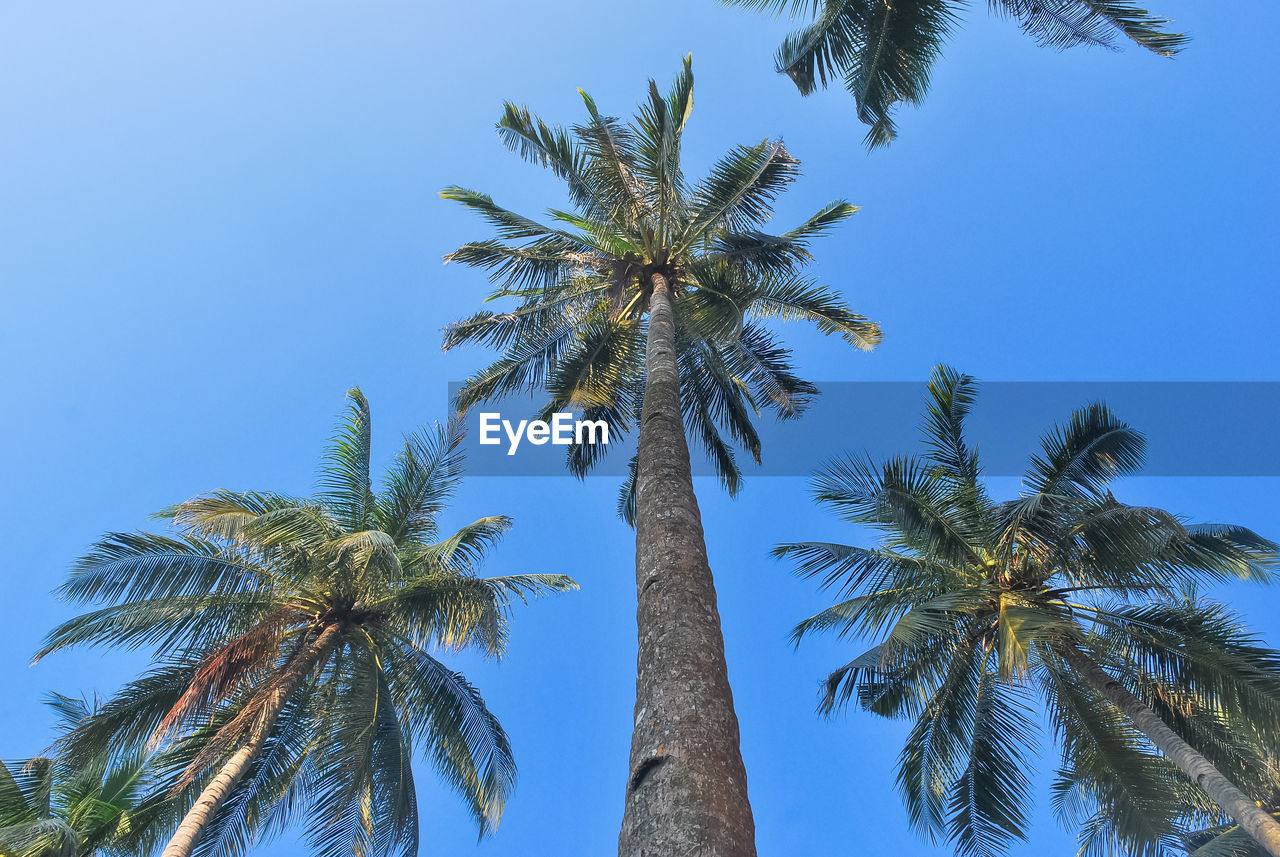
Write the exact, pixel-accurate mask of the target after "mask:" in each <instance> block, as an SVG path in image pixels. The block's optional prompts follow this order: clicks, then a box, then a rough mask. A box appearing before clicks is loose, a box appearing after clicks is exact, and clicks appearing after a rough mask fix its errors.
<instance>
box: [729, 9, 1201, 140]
mask: <svg viewBox="0 0 1280 857" xmlns="http://www.w3.org/2000/svg"><path fill="white" fill-rule="evenodd" d="M723 2H725V3H728V4H733V5H737V6H748V7H752V8H757V9H766V10H771V11H774V12H777V13H787V12H789V13H791V14H792V15H800V14H811V15H812V16H813V22H812V23H811V24H809V25H808V26H807V27H805V28H803V29H801V30H799V31H797V32H795V33H793V34H791V35H790V36H788V37H787V38H786V40H785V41H783V43H782V46H781V47H780V48H778V53H777V56H776V58H775V61H776V64H777V69H778V72H779V73H780V74H785V75H787V76H788V77H790V78H791V80H792V81H793V82H794V83H795V85H796V88H797V89H799V90H800V94H801V95H809V94H810V93H812V92H814V90H816V89H817V88H819V87H822V88H825V87H826V86H827V84H828V82H830V81H834V80H836V79H837V78H838V77H843V79H844V85H845V88H846V89H848V90H849V92H850V93H851V94H852V95H853V97H854V101H855V102H856V103H857V108H858V119H859V120H860V121H862V122H863V123H864V124H866V125H869V126H870V130H869V131H867V136H866V144H867V146H868V148H875V147H877V146H884V145H887V144H888V143H890V142H892V141H893V140H894V138H895V137H896V136H897V131H896V129H895V128H894V124H893V110H894V107H895V106H896V105H897V104H899V103H903V102H905V103H907V104H914V105H919V104H921V103H923V102H924V98H925V94H926V93H927V92H928V89H929V75H930V73H931V72H932V70H933V64H934V62H935V61H936V60H937V59H938V56H939V55H940V54H941V53H942V46H943V44H944V43H945V42H946V40H947V37H948V36H949V35H950V34H951V30H952V28H953V27H955V25H956V23H957V22H958V20H959V17H960V13H961V12H962V11H963V10H964V9H965V8H966V6H967V5H968V4H966V3H964V2H963V0H894V2H890V0H723ZM988 7H989V8H990V9H991V11H993V12H995V13H996V14H998V15H1001V16H1004V17H1008V18H1012V19H1014V20H1015V21H1017V22H1018V24H1019V25H1020V26H1021V28H1022V30H1023V32H1025V33H1026V34H1027V35H1029V36H1031V37H1032V38H1033V39H1035V40H1036V42H1037V43H1039V44H1041V45H1044V46H1047V47H1053V48H1058V49H1065V48H1071V47H1078V46H1092V47H1101V48H1107V49H1113V50H1114V49H1115V48H1116V47H1117V39H1118V38H1122V37H1123V38H1127V39H1130V40H1131V41H1133V42H1135V43H1137V44H1138V45H1141V46H1142V47H1144V48H1146V49H1147V50H1149V51H1152V52H1153V53H1156V54H1159V55H1160V56H1165V57H1171V56H1173V55H1174V54H1175V53H1177V52H1178V51H1179V50H1180V49H1181V48H1182V46H1183V45H1184V44H1185V43H1186V41H1187V39H1186V36H1184V35H1182V34H1180V33H1170V32H1168V31H1167V29H1166V26H1167V25H1168V24H1169V23H1171V22H1170V21H1169V20H1167V19H1165V18H1160V17H1157V16H1155V15H1152V14H1151V13H1150V12H1148V11H1147V10H1146V9H1143V8H1140V7H1139V6H1137V5H1136V4H1134V3H1131V2H1127V0H990V2H989V3H988Z"/></svg>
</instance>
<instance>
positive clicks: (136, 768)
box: [0, 694, 155, 857]
mask: <svg viewBox="0 0 1280 857" xmlns="http://www.w3.org/2000/svg"><path fill="white" fill-rule="evenodd" d="M49 705H50V707H51V708H53V710H54V711H55V712H56V714H57V724H58V728H59V731H60V732H61V733H62V734H63V735H65V734H67V733H69V732H70V731H71V730H73V729H74V728H75V727H76V726H78V725H79V724H80V723H82V722H83V721H84V720H85V719H86V718H88V717H90V716H91V715H92V713H93V709H92V708H91V707H90V706H89V704H88V703H87V702H85V701H84V700H82V699H72V698H71V697H66V696H61V695H58V694H53V695H52V696H51V697H50V700H49ZM148 785H149V776H148V773H147V756H146V753H145V752H144V751H142V750H141V749H137V748H133V749H128V750H125V751H123V752H118V753H115V754H107V753H99V754H96V755H95V756H93V757H92V758H89V759H85V760H81V761H80V762H79V763H77V764H70V763H68V761H67V760H65V759H58V758H50V757H46V756H38V757H36V758H34V759H27V760H24V761H18V762H0V854H5V855H9V857H93V855H95V854H111V855H116V854H131V853H134V849H133V848H132V847H131V846H130V845H129V842H130V840H132V839H133V838H134V837H136V836H137V834H138V833H139V832H140V831H141V830H142V829H143V828H145V827H146V826H147V825H148V824H150V823H151V820H152V819H153V818H154V815H155V813H154V811H153V810H148V809H147V808H146V807H145V806H144V801H143V799H142V798H143V795H144V793H145V791H146V789H147V787H148Z"/></svg>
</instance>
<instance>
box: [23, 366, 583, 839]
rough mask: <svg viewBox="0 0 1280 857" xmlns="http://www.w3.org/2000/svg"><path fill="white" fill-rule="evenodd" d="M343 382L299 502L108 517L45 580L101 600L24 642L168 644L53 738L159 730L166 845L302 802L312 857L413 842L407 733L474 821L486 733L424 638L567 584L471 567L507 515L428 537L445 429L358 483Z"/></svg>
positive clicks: (443, 494)
mask: <svg viewBox="0 0 1280 857" xmlns="http://www.w3.org/2000/svg"><path fill="white" fill-rule="evenodd" d="M348 397H349V399H350V406H349V408H348V411H347V413H346V416H345V418H344V420H343V422H342V424H341V426H340V428H339V431H338V433H337V435H336V436H335V437H334V439H333V441H332V444H331V446H330V448H329V451H328V454H327V457H326V458H327V463H326V465H325V468H324V471H323V475H322V478H321V479H320V485H319V488H320V490H319V492H318V494H317V495H316V496H315V497H314V498H312V499H297V498H293V497H288V496H285V495H282V494H274V493H257V492H246V493H233V492H229V491H217V492H214V493H212V494H207V495H204V496H200V497H196V498H194V499H192V500H188V501H186V502H184V503H180V504H178V505H177V506H174V507H173V508H171V509H169V510H168V511H167V512H165V513H163V514H164V516H165V517H168V518H169V519H170V520H172V522H173V523H174V525H175V526H176V527H177V530H178V533H177V534H176V535H152V534H146V533H140V534H128V533H115V534H112V535H109V536H107V537H106V538H105V539H103V540H102V541H101V542H99V543H98V544H97V545H96V546H95V547H94V549H93V550H92V551H91V552H90V553H89V554H88V555H86V556H85V557H84V558H83V559H81V560H80V561H79V563H78V564H77V566H76V567H75V569H74V571H73V572H72V574H71V576H70V578H69V580H68V581H67V582H66V583H65V584H64V585H63V587H62V590H61V591H62V593H63V595H64V596H65V597H67V598H69V599H72V600H74V601H79V602H86V601H98V602H105V603H106V605H107V606H104V607H102V608H101V609H98V610H95V611H93V612H90V613H86V614H84V615H82V616H79V617H77V618H75V619H72V620H71V621H69V622H67V623H65V624H63V625H62V626H60V627H59V628H57V629H55V630H54V631H53V632H52V633H51V634H50V636H49V638H48V640H47V642H46V645H45V646H44V648H43V649H42V650H41V651H40V653H39V654H38V655H37V658H40V657H43V656H45V655H47V654H49V653H50V652H54V651H57V650H60V649H64V648H67V647H69V646H74V645H78V644H84V643H89V644H98V645H113V646H124V647H128V648H132V647H138V646H146V645H153V646H156V647H157V648H158V650H159V651H160V652H163V653H165V656H164V658H163V661H162V663H161V664H160V665H159V666H158V667H157V668H155V669H154V670H153V671H152V672H150V673H149V674H147V675H145V676H143V677H142V678H141V679H139V680H137V681H135V682H133V683H131V684H129V685H127V686H126V687H125V688H124V690H123V691H122V692H121V693H120V694H119V695H118V696H117V697H116V698H115V699H114V700H112V701H111V702H109V703H107V704H106V705H105V706H104V707H103V709H102V710H101V711H100V712H99V713H98V714H97V715H96V716H95V717H93V718H90V719H89V720H88V721H86V722H85V723H84V724H82V725H81V726H79V727H77V729H76V730H75V732H74V733H73V735H72V736H70V737H69V739H68V741H67V742H66V743H67V745H68V747H70V748H72V752H73V753H74V752H75V748H81V747H87V748H89V751H90V752H96V751H97V748H100V747H102V746H104V745H110V744H112V743H114V742H123V743H124V744H125V745H130V744H135V743H137V742H140V741H142V742H145V741H148V740H149V741H151V742H153V743H155V742H161V741H163V740H164V739H166V738H169V739H171V740H169V741H168V742H167V743H166V744H165V752H164V755H163V756H162V757H161V758H160V759H158V760H157V762H156V765H157V767H158V768H160V769H161V770H162V771H163V774H164V777H165V778H166V779H168V778H173V779H174V780H176V782H177V787H176V788H177V789H178V792H177V793H176V794H174V795H173V796H172V799H171V800H170V801H169V802H168V803H169V805H170V806H171V807H173V808H174V810H175V817H174V823H175V824H176V832H174V833H173V835H172V838H171V839H170V840H169V841H168V844H167V845H166V846H165V848H164V852H163V854H164V857H185V855H189V854H192V853H193V852H194V851H197V850H198V851H199V853H201V854H204V855H210V857H212V855H215V854H216V855H220V857H221V855H238V854H242V853H243V852H244V851H245V850H246V848H247V847H248V846H249V845H250V844H251V843H252V842H253V841H254V839H255V837H256V836H258V834H260V833H264V832H265V833H270V832H272V831H274V830H277V829H279V827H280V826H281V825H283V824H285V823H287V822H288V821H289V820H290V819H291V818H293V817H294V816H296V815H297V814H298V813H299V812H303V811H305V812H306V813H307V816H308V827H309V829H310V838H311V842H312V844H313V846H314V848H315V850H316V852H317V853H318V854H321V855H326V857H328V856H329V855H334V857H336V855H338V854H344V855H349V854H352V853H360V854H366V855H372V854H388V853H392V852H397V853H400V854H404V855H412V854H414V853H416V851H417V844H418V839H417V837H418V825H417V803H416V797H415V793H414V788H413V776H412V766H411V762H412V752H413V746H414V745H415V744H417V745H418V747H419V748H420V749H421V750H422V751H424V752H425V754H426V755H427V756H428V758H430V760H431V761H432V762H433V763H434V765H435V767H436V769H437V770H438V772H439V773H440V774H441V776H442V777H443V778H444V780H445V781H446V782H447V783H448V784H449V785H450V786H452V787H453V788H454V789H455V790H456V791H458V792H459V793H460V794H461V795H462V796H463V797H464V798H465V800H466V801H467V804H468V806H469V808H470V810H471V812H472V813H473V815H474V817H475V818H476V821H477V823H478V824H479V825H480V829H481V835H484V833H486V832H488V831H490V830H492V829H493V828H494V827H495V826H496V825H497V823H498V819H499V817H500V815H501V813H502V808H503V804H504V801H505V800H506V798H507V796H508V794H509V793H510V791H511V788H512V785H513V783H514V779H515V765H514V763H513V761H512V756H511V750H510V747H509V745H508V741H507V737H506V735H505V733H504V732H503V730H502V728H501V726H500V725H499V724H498V721H497V719H496V718H495V717H494V715H493V714H492V713H490V711H489V710H488V709H487V708H486V707H485V704H484V700H483V699H482V698H481V697H480V694H479V693H478V692H477V691H476V689H475V688H474V687H473V686H472V685H470V684H469V683H468V682H467V681H466V679H465V678H464V677H463V676H462V675H460V674H458V673H456V672H454V671H453V670H451V669H449V668H448V667H447V666H445V664H443V663H441V662H440V661H439V660H437V659H436V657H435V656H433V654H432V649H433V648H439V649H444V650H447V651H452V650H458V649H462V648H473V649H476V650H478V651H480V652H481V653H483V654H485V655H489V656H498V655H500V654H501V653H502V651H503V649H504V645H505V643H506V639H507V622H506V614H507V610H508V608H509V607H510V606H511V602H512V599H521V600H523V599H524V598H526V597H528V596H530V595H533V594H537V593H540V592H545V591H553V592H561V591H565V590H568V589H571V588H574V584H573V582H572V581H571V580H570V579H569V578H567V577H564V576H561V575H516V576H510V577H490V578H482V577H476V576H474V574H473V573H474V571H475V570H476V569H477V567H478V565H479V563H480V562H481V560H482V559H483V557H484V554H485V552H486V550H487V549H488V548H490V547H491V546H492V545H493V544H494V543H495V542H497V540H498V539H499V538H500V537H501V535H502V534H503V532H504V531H506V530H507V528H508V526H509V525H510V519H508V518H506V517H488V518H482V519H480V520H478V521H476V522H475V523H472V524H468V525H467V526H465V527H463V528H462V529H460V530H458V531H457V532H456V533H454V534H452V535H450V536H447V537H443V538H442V537H441V534H440V532H439V520H438V519H439V516H440V513H441V512H442V511H443V510H444V508H445V505H446V503H447V501H448V500H449V498H450V497H451V496H452V494H453V493H454V491H455V490H456V488H457V486H458V483H459V481H460V479H461V474H462V453H461V447H460V435H459V434H458V433H457V432H456V431H446V430H443V429H439V428H437V429H436V430H435V431H426V432H417V433H414V434H410V435H408V436H407V437H406V438H405V442H404V446H403V447H402V449H401V450H400V452H399V453H398V454H397V455H396V457H395V458H394V460H393V462H392V464H391V466H390V469H389V471H388V473H387V476H386V479H385V485H384V487H383V489H382V491H381V492H380V493H375V490H374V486H373V484H372V482H371V479H370V455H371V448H372V436H371V420H370V412H369V405H368V402H367V400H366V399H365V397H364V395H363V394H362V393H361V392H360V391H359V390H352V391H350V392H349V393H348ZM170 829H173V828H172V827H171V828H170ZM197 846H198V847H197Z"/></svg>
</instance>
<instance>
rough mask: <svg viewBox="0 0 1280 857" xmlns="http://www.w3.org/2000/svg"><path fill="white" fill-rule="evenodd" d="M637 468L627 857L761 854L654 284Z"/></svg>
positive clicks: (660, 287) (663, 306) (662, 294)
mask: <svg viewBox="0 0 1280 857" xmlns="http://www.w3.org/2000/svg"><path fill="white" fill-rule="evenodd" d="M651 280H652V284H653V294H652V297H651V298H650V304H649V341H648V350H647V354H646V368H647V375H646V380H645V392H644V407H643V409H642V412H641V425H640V447H639V459H638V467H637V471H636V588H637V596H638V602H639V604H638V607H637V610H636V622H637V626H638V633H639V655H638V658H637V675H636V707H635V728H634V731H633V732H632V735H631V766H630V776H629V777H628V780H627V794H626V811H625V813H624V815H623V819H622V834H621V836H620V837H619V840H618V854H619V857H755V853H756V846H755V822H754V821H753V820H752V817H751V805H750V803H749V802H748V800H747V774H746V769H745V768H744V767H743V764H742V753H741V750H740V749H739V734H738V718H737V715H736V714H734V710H733V692H732V691H731V690H730V689H729V674H728V667H727V665H726V664H725V657H724V637H723V635H722V634H721V631H720V614H719V613H718V612H717V609H716V590H715V584H714V582H713V580H712V577H711V567H710V565H709V564H708V563H707V549H706V542H705V539H704V537H703V532H702V518H701V515H700V514H699V512H698V501H697V498H695V497H694V493H693V478H692V475H691V472H690V466H689V447H688V444H687V442H686V440H685V434H684V420H683V418H682V416H681V412H680V379H679V373H678V371H677V368H676V349H675V323H674V320H673V318H672V310H671V290H670V286H669V284H668V283H667V280H666V278H665V277H663V276H662V275H661V274H654V275H653V276H652V278H651Z"/></svg>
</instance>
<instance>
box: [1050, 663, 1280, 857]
mask: <svg viewBox="0 0 1280 857" xmlns="http://www.w3.org/2000/svg"><path fill="white" fill-rule="evenodd" d="M1054 650H1055V651H1056V652H1058V654H1060V655H1062V658H1063V660H1065V661H1066V662H1067V663H1068V664H1070V665H1071V667H1072V669H1074V670H1075V671H1076V672H1078V673H1079V674H1080V675H1081V676H1083V677H1084V678H1085V679H1086V680H1087V681H1088V682H1089V683H1090V684H1092V685H1093V686H1094V687H1095V688H1097V689H1098V691H1099V692H1101V693H1102V694H1103V696H1105V697H1106V698H1107V699H1109V700H1111V702H1112V703H1113V704H1114V705H1115V706H1116V707H1117V708H1119V709H1120V710H1121V711H1122V712H1124V715H1125V716H1126V717H1128V718H1129V719H1130V720H1131V721H1133V725H1134V726H1136V727H1137V728H1138V731H1140V732H1141V733H1142V734H1143V735H1146V736H1147V738H1148V739H1150V741H1151V743H1152V744H1155V745H1156V747H1157V748H1159V750H1160V752H1161V753H1163V754H1164V756H1165V758H1166V759H1168V760H1169V761H1171V762H1173V763H1174V764H1175V765H1177V766H1178V768H1179V769H1181V771H1182V772H1183V773H1184V774H1186V775H1187V776H1188V777H1189V778H1190V779H1191V781H1192V782H1193V783H1195V784H1196V785H1197V786H1199V787H1200V788H1201V789H1203V790H1204V793H1205V794H1207V795H1208V796H1209V797H1211V798H1213V800H1214V802H1215V803H1217V804H1218V806H1220V807H1222V810H1223V811H1224V812H1226V813H1227V815H1229V816H1231V818H1232V820H1233V821H1235V823H1236V824H1238V825H1240V827H1241V828H1242V829H1243V830H1244V831H1245V832H1246V833H1248V834H1249V835H1250V836H1252V837H1253V838H1254V839H1255V840H1256V841H1257V843H1258V844H1259V845H1261V846H1262V847H1263V848H1264V849H1265V850H1266V852H1267V853H1268V854H1271V855H1272V857H1280V822H1277V821H1276V820H1275V819H1274V818H1273V817H1272V816H1271V815H1270V814H1269V813H1267V812H1266V811H1265V810H1263V809H1262V808H1261V807H1259V806H1258V804H1257V803H1255V802H1254V801H1252V800H1250V799H1249V798H1248V796H1246V795H1245V793H1244V792H1242V791H1240V789H1238V788H1237V787H1236V786H1235V784H1234V783H1232V782H1231V781H1230V780H1228V779H1227V778H1226V777H1225V776H1223V775H1222V772H1221V771H1219V770H1218V769H1217V768H1216V767H1214V765H1213V763H1212V762H1210V761H1209V760H1208V759H1206V758H1205V757H1204V756H1202V755H1201V754H1200V753H1199V752H1197V751H1196V749H1195V748H1194V747H1192V746H1191V745H1190V744H1188V743H1187V742H1186V741H1184V740H1182V739H1181V738H1180V737H1178V735H1177V733H1175V732H1174V731H1173V730H1172V729H1170V728H1169V727H1168V726H1167V725H1166V724H1165V722H1164V721H1163V720H1162V719H1161V718H1160V715H1159V714H1157V713H1156V712H1155V711H1153V710H1152V709H1151V707H1150V706H1148V705H1147V704H1146V703H1144V702H1143V701H1142V700H1140V699H1138V697H1136V696H1134V695H1133V694H1132V693H1130V692H1129V690H1128V688H1126V687H1125V686H1124V685H1123V684H1121V683H1120V682H1119V681H1117V680H1116V679H1114V678H1112V677H1111V676H1110V675H1108V674H1107V673H1106V672H1105V671H1104V670H1103V669H1102V667H1100V666H1098V664H1097V663H1096V662H1095V661H1094V660H1093V659H1092V658H1090V657H1089V656H1088V655H1086V654H1085V653H1084V652H1082V651H1080V650H1079V649H1078V648H1076V647H1075V646H1072V645H1069V644H1065V643H1063V644H1058V645H1056V646H1054Z"/></svg>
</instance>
